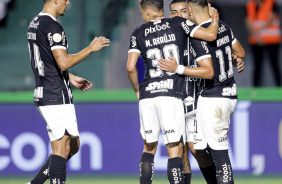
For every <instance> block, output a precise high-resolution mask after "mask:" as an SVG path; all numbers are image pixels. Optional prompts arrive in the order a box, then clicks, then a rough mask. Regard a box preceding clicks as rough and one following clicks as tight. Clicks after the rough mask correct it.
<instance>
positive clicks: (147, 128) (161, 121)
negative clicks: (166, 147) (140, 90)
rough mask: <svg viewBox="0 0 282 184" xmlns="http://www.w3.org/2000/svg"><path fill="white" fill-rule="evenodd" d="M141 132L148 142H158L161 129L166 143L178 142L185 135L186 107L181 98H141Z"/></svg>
mask: <svg viewBox="0 0 282 184" xmlns="http://www.w3.org/2000/svg"><path fill="white" fill-rule="evenodd" d="M139 115H140V133H141V136H142V138H143V139H144V140H146V142H147V143H152V142H157V141H158V139H159V134H160V129H161V130H162V134H163V139H164V144H168V143H173V142H178V141H180V139H181V136H183V137H184V133H185V130H184V128H185V127H184V126H185V117H184V108H183V102H182V100H181V98H175V97H155V98H148V99H143V100H140V102H139Z"/></svg>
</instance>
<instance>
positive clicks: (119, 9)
mask: <svg viewBox="0 0 282 184" xmlns="http://www.w3.org/2000/svg"><path fill="white" fill-rule="evenodd" d="M168 3H169V0H165V4H166V7H165V10H166V11H165V14H166V15H167V16H168ZM215 3H216V5H217V7H218V8H219V10H220V17H221V18H222V19H223V20H224V21H226V22H227V23H228V24H229V25H230V26H231V28H232V29H233V31H234V34H235V35H236V37H237V38H238V40H240V42H241V43H242V45H243V46H244V47H245V49H246V53H247V55H246V59H245V71H244V73H243V74H240V75H237V74H236V76H235V78H236V81H237V85H238V86H239V89H238V95H239V103H238V106H237V110H236V112H235V113H234V115H233V117H232V120H231V121H232V126H231V130H230V135H229V137H230V139H229V142H230V146H231V149H230V153H231V159H232V164H233V169H234V172H235V178H236V179H237V181H238V183H240V182H241V183H247V184H248V183H269V184H271V182H273V183H282V176H281V172H282V164H281V161H282V160H281V159H282V115H281V111H282V89H281V88H273V87H272V86H273V85H274V83H273V80H272V72H271V70H270V69H269V66H268V65H265V66H264V69H265V71H264V74H263V75H264V77H263V84H264V86H265V87H264V88H252V81H251V74H252V71H253V63H252V61H251V55H250V52H249V47H248V43H247V32H246V29H245V26H244V16H245V10H244V7H245V3H246V0H215ZM277 3H278V5H279V7H280V9H281V8H282V6H281V5H282V1H277ZM42 7H43V3H42V1H41V0H14V1H12V2H11V3H10V4H9V10H8V14H7V17H6V19H5V23H1V26H0V78H1V79H2V80H0V183H5V184H6V183H24V182H26V181H28V180H27V179H26V178H27V177H32V175H34V174H35V173H36V171H37V170H38V168H39V167H40V165H41V164H42V163H43V162H44V161H45V159H46V157H47V153H48V152H50V144H49V142H48V136H47V133H46V129H45V122H44V121H43V119H42V117H41V116H40V115H39V113H38V112H37V109H36V108H35V107H34V106H33V105H32V101H33V92H32V91H33V87H34V80H33V74H32V70H31V67H30V62H29V51H28V47H27V39H26V31H27V27H28V25H29V22H30V20H31V19H32V18H33V17H34V16H35V15H36V14H38V13H39V12H40V11H41V10H42ZM68 10H69V11H67V12H66V14H65V16H64V17H60V18H59V19H58V20H59V21H60V23H61V24H62V25H63V27H64V29H65V31H66V34H67V38H68V41H69V53H76V52H78V51H80V50H81V49H82V48H84V47H86V46H88V45H89V44H90V42H91V41H92V39H93V38H94V37H95V36H100V35H103V36H106V37H108V38H110V39H111V41H112V43H111V47H109V48H107V49H104V50H103V51H101V52H97V53H94V54H92V55H91V56H90V57H89V58H87V59H86V61H84V62H82V63H81V64H79V65H77V66H75V67H74V68H72V69H70V72H72V73H73V74H75V75H79V76H82V77H84V78H86V79H88V80H90V81H91V82H93V83H94V89H93V90H91V91H88V92H86V93H82V92H79V91H75V90H74V100H75V102H76V110H77V117H78V121H79V129H80V133H81V143H82V144H81V150H80V154H78V155H76V156H75V157H74V158H73V159H71V160H70V162H69V165H68V174H69V176H71V177H72V179H69V180H68V181H69V183H76V182H80V183H82V184H83V183H93V182H94V183H95V182H96V183H119V182H120V183H127V182H128V183H138V179H137V178H138V163H139V157H140V154H141V152H142V139H141V137H140V135H139V117H138V105H137V101H136V99H135V94H134V92H133V90H132V89H131V85H130V83H129V80H128V78H127V74H126V69H125V66H126V62H127V50H128V45H129V37H130V34H131V32H132V30H133V29H134V28H135V27H136V26H138V25H140V24H141V23H143V21H142V19H141V15H140V13H139V7H138V5H137V3H136V1H135V0H103V1H99V0H71V6H70V7H69V9H68ZM281 12H282V11H281ZM266 63H267V62H266ZM280 65H281V66H282V62H280ZM138 66H139V68H141V69H142V63H139V65H138ZM141 73H142V72H141ZM141 76H142V75H141ZM161 142H162V139H161V138H160V146H159V149H158V153H157V155H156V163H155V165H156V168H155V169H156V173H157V174H156V176H155V177H156V183H157V182H159V183H167V182H166V180H165V177H166V176H165V173H166V172H165V170H166V160H167V157H166V148H165V147H164V146H163V144H161ZM191 160H192V161H191V162H192V163H191V164H192V168H193V173H195V174H194V176H195V177H193V180H192V181H194V182H193V183H197V182H198V183H203V179H202V177H201V176H200V175H199V169H198V167H197V164H196V163H195V160H193V159H191Z"/></svg>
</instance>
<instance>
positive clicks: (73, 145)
mask: <svg viewBox="0 0 282 184" xmlns="http://www.w3.org/2000/svg"><path fill="white" fill-rule="evenodd" d="M79 146H80V140H79V137H74V138H71V140H70V154H69V156H68V160H69V159H70V158H71V157H72V156H74V155H75V154H76V153H77V152H78V151H79Z"/></svg>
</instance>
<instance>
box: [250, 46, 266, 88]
mask: <svg viewBox="0 0 282 184" xmlns="http://www.w3.org/2000/svg"><path fill="white" fill-rule="evenodd" d="M263 48H264V47H262V46H258V45H252V52H253V57H254V58H253V61H254V62H253V63H254V70H253V82H254V86H261V81H262V77H261V76H262V75H261V74H262V62H263V50H264V49H263Z"/></svg>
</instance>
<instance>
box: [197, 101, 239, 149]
mask: <svg viewBox="0 0 282 184" xmlns="http://www.w3.org/2000/svg"><path fill="white" fill-rule="evenodd" d="M236 104H237V99H229V98H207V97H201V96H200V97H199V99H198V106H197V108H198V109H197V115H196V118H197V130H196V134H195V139H194V149H199V150H202V149H205V148H206V147H207V144H209V146H210V147H211V148H212V149H214V150H227V149H228V141H227V136H228V132H229V125H230V118H231V116H232V114H233V112H234V110H235V108H236Z"/></svg>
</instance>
